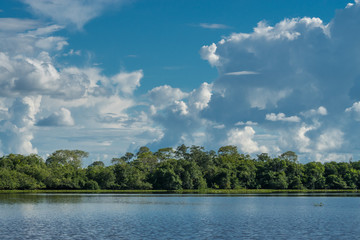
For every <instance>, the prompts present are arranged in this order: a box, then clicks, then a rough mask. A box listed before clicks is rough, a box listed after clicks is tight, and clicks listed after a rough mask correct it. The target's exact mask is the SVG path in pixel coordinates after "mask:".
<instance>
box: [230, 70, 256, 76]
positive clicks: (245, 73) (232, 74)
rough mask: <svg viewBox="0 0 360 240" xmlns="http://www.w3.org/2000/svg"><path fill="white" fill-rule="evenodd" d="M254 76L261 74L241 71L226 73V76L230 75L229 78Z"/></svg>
mask: <svg viewBox="0 0 360 240" xmlns="http://www.w3.org/2000/svg"><path fill="white" fill-rule="evenodd" d="M253 74H259V73H258V72H253V71H239V72H228V73H225V75H228V76H242V75H253Z"/></svg>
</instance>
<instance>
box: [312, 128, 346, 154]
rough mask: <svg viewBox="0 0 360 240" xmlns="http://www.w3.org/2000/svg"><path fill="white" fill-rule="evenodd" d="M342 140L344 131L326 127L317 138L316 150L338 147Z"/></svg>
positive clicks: (335, 148)
mask: <svg viewBox="0 0 360 240" xmlns="http://www.w3.org/2000/svg"><path fill="white" fill-rule="evenodd" d="M343 142H344V133H343V132H342V131H341V130H339V129H328V130H326V131H324V132H323V133H322V134H321V135H320V136H319V139H318V143H317V146H316V147H317V150H319V151H328V150H337V149H339V148H340V147H341V146H342V144H343Z"/></svg>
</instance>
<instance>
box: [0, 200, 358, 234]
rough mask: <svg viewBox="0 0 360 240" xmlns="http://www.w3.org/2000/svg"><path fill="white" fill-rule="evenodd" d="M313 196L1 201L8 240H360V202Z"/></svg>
mask: <svg viewBox="0 0 360 240" xmlns="http://www.w3.org/2000/svg"><path fill="white" fill-rule="evenodd" d="M295 196H297V197H295ZM311 196H312V197H309V196H304V195H294V194H292V195H290V196H289V195H287V196H284V195H268V196H266V197H264V195H261V196H259V195H231V196H229V195H168V194H165V195H164V194H161V195H156V194H150V195H147V194H137V195H136V194H0V231H1V239H356V238H358V236H359V234H360V229H359V228H358V225H359V223H360V214H359V209H360V208H359V207H360V198H358V197H355V196H358V195H354V194H350V195H343V196H347V197H343V196H341V195H340V196H339V195H331V196H325V195H322V194H320V195H319V194H316V195H311ZM320 202H321V203H323V205H322V206H321V207H317V206H316V204H318V203H320Z"/></svg>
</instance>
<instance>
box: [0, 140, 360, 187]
mask: <svg viewBox="0 0 360 240" xmlns="http://www.w3.org/2000/svg"><path fill="white" fill-rule="evenodd" d="M86 157H88V153H87V152H84V151H81V150H58V151H55V152H54V153H52V154H51V155H50V156H49V157H48V158H47V159H46V160H45V161H44V160H43V159H42V158H41V157H40V156H38V155H35V154H31V155H28V156H24V155H20V154H9V155H7V156H3V157H0V190H35V189H38V190H39V189H43V190H54V191H64V190H79V191H80V190H82V191H99V190H100V189H108V190H109V191H110V190H112V191H140V190H149V191H150V190H168V191H187V190H189V191H191V190H194V191H195V190H197V189H198V190H199V191H207V190H206V189H209V188H212V189H217V190H214V191H220V190H221V191H233V190H234V191H235V190H244V191H250V189H261V190H263V191H266V190H271V189H273V190H274V189H275V190H278V191H280V190H288V191H309V190H315V189H317V190H319V189H324V190H327V189H344V190H351V189H358V188H359V187H360V162H349V163H347V162H327V163H324V164H323V163H320V162H309V163H306V164H302V163H300V162H299V161H298V156H297V155H296V153H295V152H292V151H287V152H285V153H283V154H280V155H279V156H275V157H272V156H270V155H269V154H267V153H262V154H259V155H257V157H256V158H252V157H251V156H249V155H244V154H241V153H239V152H238V149H237V148H236V146H223V147H220V148H219V150H218V151H217V152H215V151H212V150H211V151H206V150H205V149H204V148H203V147H200V146H190V147H188V146H185V145H181V146H179V147H177V148H175V149H174V148H162V149H159V150H157V151H156V152H152V151H151V150H150V149H149V148H148V147H145V146H144V147H141V148H139V150H138V152H137V153H136V154H133V153H129V152H127V153H125V154H124V155H123V156H121V157H118V158H113V159H112V164H113V165H111V166H105V164H104V163H103V162H102V161H95V162H93V163H92V164H90V165H89V166H87V167H83V166H82V159H83V158H86Z"/></svg>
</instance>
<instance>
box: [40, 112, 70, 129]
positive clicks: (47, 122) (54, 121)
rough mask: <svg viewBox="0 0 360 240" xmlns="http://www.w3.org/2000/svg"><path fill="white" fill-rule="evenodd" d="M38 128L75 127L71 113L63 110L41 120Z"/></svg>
mask: <svg viewBox="0 0 360 240" xmlns="http://www.w3.org/2000/svg"><path fill="white" fill-rule="evenodd" d="M36 125H37V126H73V125H74V119H73V118H72V116H71V112H70V111H69V110H68V109H66V108H61V109H60V110H59V111H57V112H54V113H53V114H51V115H50V116H48V117H46V118H42V119H40V120H39V121H38V122H37V124H36Z"/></svg>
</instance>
